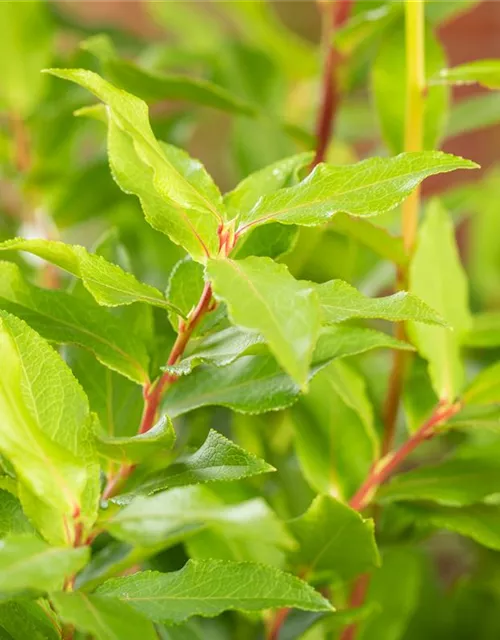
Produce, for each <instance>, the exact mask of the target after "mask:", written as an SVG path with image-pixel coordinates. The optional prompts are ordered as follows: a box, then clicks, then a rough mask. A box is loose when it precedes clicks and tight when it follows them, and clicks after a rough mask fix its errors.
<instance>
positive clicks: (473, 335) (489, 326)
mask: <svg viewBox="0 0 500 640" xmlns="http://www.w3.org/2000/svg"><path fill="white" fill-rule="evenodd" d="M462 344H463V345H464V346H466V347H473V348H477V349H490V348H493V347H500V313H499V312H498V311H486V312H484V313H478V314H477V315H475V316H473V318H472V327H471V329H470V331H469V333H467V334H465V336H464V338H463V341H462Z"/></svg>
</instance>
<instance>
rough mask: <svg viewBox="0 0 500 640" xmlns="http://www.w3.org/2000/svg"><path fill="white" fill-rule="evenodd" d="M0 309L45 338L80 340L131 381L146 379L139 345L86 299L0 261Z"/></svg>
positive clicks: (145, 359) (144, 355)
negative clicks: (37, 283) (36, 283)
mask: <svg viewBox="0 0 500 640" xmlns="http://www.w3.org/2000/svg"><path fill="white" fill-rule="evenodd" d="M0 308H1V309H4V310H5V311H9V312H10V313H13V314H15V315H16V316H18V317H20V318H22V319H23V320H25V321H26V322H27V323H28V324H29V325H30V326H31V327H32V328H33V329H35V331H38V332H39V333H40V335H41V336H42V337H43V338H45V339H46V340H50V341H51V342H57V343H62V344H68V343H72V344H77V345H80V346H82V347H84V348H86V349H89V350H90V351H91V352H92V353H94V355H95V356H96V357H97V359H98V360H99V361H100V362H102V363H103V364H105V365H106V366H108V367H110V368H111V369H114V370H115V371H118V372H119V373H121V374H123V375H125V376H127V377H128V378H130V379H131V380H133V381H134V382H138V383H139V384H144V383H145V382H147V381H148V380H149V376H148V360H149V358H148V354H147V351H146V348H145V347H144V345H143V344H142V343H141V342H140V341H139V340H137V339H136V338H135V337H134V335H132V334H131V333H130V332H129V331H127V330H126V329H124V328H123V325H122V324H121V323H120V322H118V321H117V320H116V319H115V318H114V316H112V315H111V314H110V313H109V312H108V311H106V310H105V309H102V308H101V307H99V305H97V304H96V303H94V302H93V301H92V299H91V298H90V299H89V300H82V299H80V298H77V297H76V296H72V295H70V294H68V293H65V292H63V291H53V290H45V289H40V288H39V287H35V286H34V285H32V284H30V283H29V282H28V281H27V280H25V279H24V278H23V276H22V274H21V270H20V269H19V267H18V266H17V265H15V264H13V263H10V262H0Z"/></svg>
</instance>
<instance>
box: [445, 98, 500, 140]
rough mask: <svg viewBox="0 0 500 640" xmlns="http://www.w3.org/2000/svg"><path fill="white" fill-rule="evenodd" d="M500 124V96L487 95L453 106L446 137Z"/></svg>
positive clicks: (461, 101)
mask: <svg viewBox="0 0 500 640" xmlns="http://www.w3.org/2000/svg"><path fill="white" fill-rule="evenodd" d="M498 122H500V95H499V94H498V93H485V94H483V95H478V96H471V97H468V98H467V99H465V100H460V102H457V103H456V104H454V105H453V106H452V109H451V111H450V118H449V120H448V127H447V129H446V136H447V137H452V136H457V135H460V134H462V133H467V132H469V131H476V130H477V129H484V128H486V127H491V126H493V125H495V124H498Z"/></svg>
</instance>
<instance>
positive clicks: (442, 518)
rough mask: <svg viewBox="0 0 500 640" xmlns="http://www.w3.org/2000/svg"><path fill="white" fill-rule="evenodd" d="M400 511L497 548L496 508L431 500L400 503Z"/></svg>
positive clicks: (499, 545)
mask: <svg viewBox="0 0 500 640" xmlns="http://www.w3.org/2000/svg"><path fill="white" fill-rule="evenodd" d="M402 508H403V509H404V513H405V514H408V515H409V516H410V517H411V518H414V519H415V520H416V521H417V522H418V524H428V525H431V526H433V527H436V528H438V529H447V530H448V531H454V532H455V533H459V534H460V535H462V536H466V537H467V538H472V539H473V540H475V541H476V542H478V543H479V544H482V545H483V546H485V547H489V548H490V549H495V550H496V551H499V550H500V533H499V532H500V509H499V508H498V506H497V505H487V504H474V505H470V506H465V507H461V508H456V507H446V506H442V505H434V504H404V505H402Z"/></svg>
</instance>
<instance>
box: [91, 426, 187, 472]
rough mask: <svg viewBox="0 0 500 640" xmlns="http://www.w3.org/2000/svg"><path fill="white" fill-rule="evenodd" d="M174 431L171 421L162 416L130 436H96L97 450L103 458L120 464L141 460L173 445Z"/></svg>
mask: <svg viewBox="0 0 500 640" xmlns="http://www.w3.org/2000/svg"><path fill="white" fill-rule="evenodd" d="M174 442H175V431H174V427H173V425H172V421H171V420H170V419H169V418H168V417H167V416H164V417H163V418H162V419H161V420H159V421H158V422H157V424H156V425H155V426H154V427H153V428H152V429H150V430H149V431H147V432H146V433H140V434H139V435H137V436H132V437H120V436H104V435H100V436H99V437H98V438H97V442H96V446H97V451H98V452H99V453H100V454H101V455H102V456H104V457H105V458H110V459H111V460H115V461H117V462H121V463H122V464H126V463H131V462H133V463H137V462H142V461H144V460H145V459H146V458H148V457H149V456H152V455H154V454H155V453H157V452H160V451H165V450H167V451H168V450H170V449H172V447H173V446H174Z"/></svg>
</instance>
